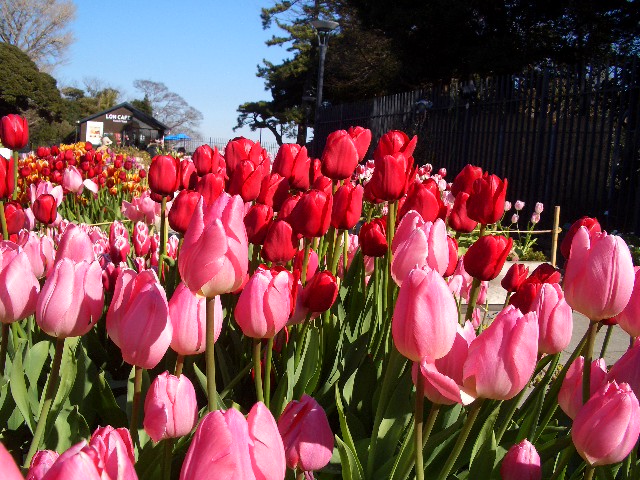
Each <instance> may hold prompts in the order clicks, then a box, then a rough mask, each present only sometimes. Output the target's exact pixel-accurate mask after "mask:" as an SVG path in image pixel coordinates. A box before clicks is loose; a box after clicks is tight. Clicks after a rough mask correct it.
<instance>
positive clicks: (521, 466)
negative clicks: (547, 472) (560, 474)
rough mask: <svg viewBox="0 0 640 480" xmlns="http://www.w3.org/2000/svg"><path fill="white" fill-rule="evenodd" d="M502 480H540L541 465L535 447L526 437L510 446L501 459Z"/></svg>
mask: <svg viewBox="0 0 640 480" xmlns="http://www.w3.org/2000/svg"><path fill="white" fill-rule="evenodd" d="M500 476H501V477H502V480H540V479H541V478H542V467H541V466H540V455H538V451H537V450H536V447H534V446H533V444H532V443H531V442H529V440H527V439H526V438H525V439H524V440H522V441H521V442H520V443H518V444H516V445H514V446H512V447H511V448H510V449H509V451H508V452H507V454H506V455H505V456H504V459H503V460H502V466H501V467H500Z"/></svg>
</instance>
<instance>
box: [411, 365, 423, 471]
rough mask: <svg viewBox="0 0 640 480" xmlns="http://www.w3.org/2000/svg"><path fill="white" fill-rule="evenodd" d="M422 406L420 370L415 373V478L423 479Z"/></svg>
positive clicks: (421, 377)
mask: <svg viewBox="0 0 640 480" xmlns="http://www.w3.org/2000/svg"><path fill="white" fill-rule="evenodd" d="M423 408H424V377H423V376H422V372H418V375H416V413H415V427H414V429H413V431H414V433H415V449H416V451H415V465H416V478H417V480H423V479H424V462H423V460H422V421H423V417H424V415H423V411H422V410H423Z"/></svg>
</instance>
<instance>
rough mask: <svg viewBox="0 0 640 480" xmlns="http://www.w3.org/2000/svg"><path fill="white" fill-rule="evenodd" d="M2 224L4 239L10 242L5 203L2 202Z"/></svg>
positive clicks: (0, 205)
mask: <svg viewBox="0 0 640 480" xmlns="http://www.w3.org/2000/svg"><path fill="white" fill-rule="evenodd" d="M0 224H1V225H2V239H3V240H9V231H8V230H7V217H5V215H4V202H3V201H2V200H0Z"/></svg>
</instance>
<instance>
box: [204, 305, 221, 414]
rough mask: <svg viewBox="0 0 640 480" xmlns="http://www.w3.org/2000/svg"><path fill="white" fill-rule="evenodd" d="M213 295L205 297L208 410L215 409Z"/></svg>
mask: <svg viewBox="0 0 640 480" xmlns="http://www.w3.org/2000/svg"><path fill="white" fill-rule="evenodd" d="M214 300H215V297H214V298H209V299H207V326H206V336H207V340H206V344H207V345H206V347H205V352H204V356H205V362H206V366H207V408H208V410H209V412H213V411H214V410H215V409H216V405H217V403H218V402H217V401H216V357H215V352H214V348H215V343H216V339H215V325H214V320H215V319H214V309H215V301H214Z"/></svg>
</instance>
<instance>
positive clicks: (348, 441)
mask: <svg viewBox="0 0 640 480" xmlns="http://www.w3.org/2000/svg"><path fill="white" fill-rule="evenodd" d="M335 392H336V407H337V409H338V416H339V417H340V431H341V432H342V436H343V437H344V439H345V442H344V443H345V445H346V447H347V448H348V449H349V450H350V453H351V455H349V459H348V460H349V462H350V465H351V466H352V468H351V471H353V468H354V467H355V469H356V470H357V476H353V474H352V476H351V478H359V479H361V478H364V470H363V469H362V464H361V463H360V459H359V458H358V455H357V453H356V452H357V450H356V446H355V444H354V442H353V437H352V436H351V431H350V430H349V425H348V424H347V419H346V417H345V415H344V407H343V406H342V399H341V398H340V392H339V390H338V387H337V386H336V389H335ZM336 438H338V437H337V436H336ZM338 440H339V438H338ZM347 453H349V452H347ZM342 457H343V455H342V451H341V452H340V458H341V459H342ZM351 457H353V458H351ZM343 471H344V467H343Z"/></svg>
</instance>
